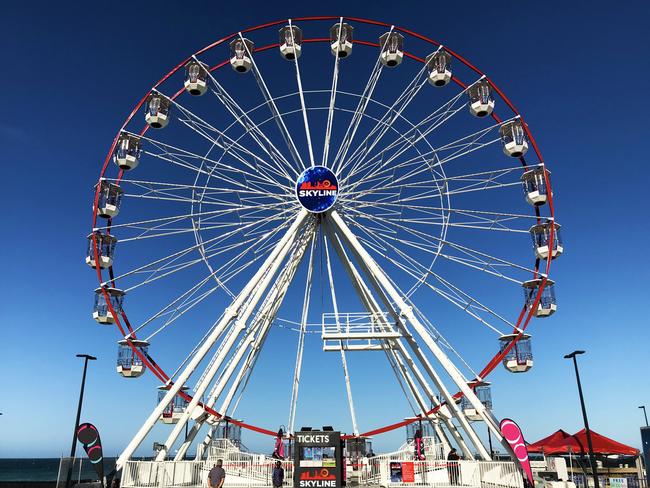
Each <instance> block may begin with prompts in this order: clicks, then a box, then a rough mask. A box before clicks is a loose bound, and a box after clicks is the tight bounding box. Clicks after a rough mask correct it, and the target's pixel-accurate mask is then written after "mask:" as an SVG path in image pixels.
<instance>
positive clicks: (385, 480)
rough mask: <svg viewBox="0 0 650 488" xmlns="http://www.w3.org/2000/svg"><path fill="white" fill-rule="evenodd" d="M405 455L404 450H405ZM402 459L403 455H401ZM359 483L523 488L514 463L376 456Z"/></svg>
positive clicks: (406, 485)
mask: <svg viewBox="0 0 650 488" xmlns="http://www.w3.org/2000/svg"><path fill="white" fill-rule="evenodd" d="M402 452H403V451H402ZM400 457H401V456H400ZM359 484H361V485H379V486H384V487H391V488H392V487H396V488H398V487H404V488H406V487H418V486H421V487H425V486H426V487H450V486H463V487H472V488H522V487H523V479H522V477H521V473H520V471H519V469H518V468H517V467H516V466H515V464H514V463H513V462H501V461H446V460H427V461H413V460H412V457H411V460H405V459H399V458H392V459H386V456H376V457H373V458H370V459H369V460H368V465H367V466H365V467H362V469H361V472H360V473H359Z"/></svg>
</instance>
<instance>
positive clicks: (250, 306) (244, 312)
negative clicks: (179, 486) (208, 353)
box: [156, 213, 313, 461]
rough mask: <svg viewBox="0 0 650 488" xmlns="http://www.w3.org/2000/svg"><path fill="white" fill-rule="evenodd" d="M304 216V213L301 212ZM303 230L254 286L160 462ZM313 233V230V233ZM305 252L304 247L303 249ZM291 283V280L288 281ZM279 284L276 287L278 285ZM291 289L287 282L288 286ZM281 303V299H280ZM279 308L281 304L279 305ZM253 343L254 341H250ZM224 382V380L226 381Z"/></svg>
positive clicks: (220, 386) (176, 427)
mask: <svg viewBox="0 0 650 488" xmlns="http://www.w3.org/2000/svg"><path fill="white" fill-rule="evenodd" d="M301 214H302V213H301ZM299 229H301V228H300V227H297V228H296V231H295V233H294V236H293V239H291V240H290V241H288V242H287V245H285V246H284V248H283V249H282V250H281V251H280V252H279V253H278V255H277V257H276V259H275V261H274V262H273V263H272V264H271V265H270V266H269V267H268V271H267V272H266V273H265V275H264V276H263V277H262V279H260V280H257V282H256V284H255V287H254V288H253V290H252V293H251V295H250V297H248V298H247V301H246V302H245V304H244V305H243V308H242V309H241V310H240V311H239V313H238V315H237V318H236V319H235V322H234V325H233V326H232V327H233V328H234V331H235V333H234V334H232V335H231V336H230V337H228V338H227V339H226V341H227V342H226V344H225V347H224V348H223V350H222V351H221V353H220V354H219V356H218V357H217V359H216V361H214V363H213V364H212V365H211V366H210V367H209V369H208V371H207V374H205V375H204V377H203V379H202V381H200V383H199V385H197V387H196V388H195V393H194V396H193V397H192V400H191V401H190V403H189V405H188V406H187V408H186V410H185V412H184V413H183V416H182V417H181V419H180V420H179V422H178V423H177V424H176V425H175V426H174V429H173V430H172V432H171V433H170V434H169V437H168V438H167V441H166V442H165V447H164V448H163V449H161V450H160V451H158V454H157V456H156V460H157V461H162V460H164V459H165V456H166V455H167V452H168V451H169V449H171V446H172V445H173V444H174V442H175V441H176V439H177V438H178V435H179V434H180V433H181V431H182V430H183V428H184V427H185V424H186V423H187V421H188V420H189V419H190V417H191V415H192V413H193V411H194V409H195V408H197V406H198V404H199V402H200V400H201V397H202V395H203V393H204V392H205V391H206V389H207V388H208V387H209V386H210V383H211V382H212V380H213V378H214V376H215V375H216V374H217V372H218V370H219V368H220V367H221V365H222V364H223V362H224V360H225V359H226V357H227V355H228V353H229V352H230V350H231V349H232V347H233V346H234V344H235V341H236V339H237V338H238V337H239V335H240V334H241V332H242V331H243V330H244V329H245V328H246V322H247V321H248V319H249V317H250V316H251V315H252V314H253V312H254V310H255V307H256V306H257V303H258V302H259V301H260V299H261V298H262V296H263V295H264V293H265V292H266V289H267V287H268V286H269V285H270V283H271V280H272V279H273V278H274V277H275V274H276V272H277V270H278V269H279V268H280V266H281V264H282V262H283V261H284V259H285V257H286V256H287V254H288V253H289V251H290V248H291V245H292V243H293V242H295V241H296V236H297V234H298V233H299ZM312 232H313V230H312ZM303 250H304V246H303ZM301 258H302V254H300V255H299V256H298V257H296V258H295V259H297V260H298V261H300V259H301ZM287 266H297V263H289V264H288V265H287ZM289 281H290V280H289ZM276 285H277V284H276ZM287 286H288V283H287ZM280 302H281V300H280ZM278 305H279V304H278ZM251 341H252V339H251ZM251 341H247V344H246V346H248V345H250V343H251ZM243 353H244V348H241V350H240V351H237V352H236V353H235V355H239V359H241V356H242V355H243ZM239 359H238V360H237V362H233V363H232V364H231V366H232V367H231V368H230V369H229V370H228V372H227V374H226V375H224V376H228V378H229V375H230V374H232V372H233V371H234V369H235V367H236V365H237V364H236V363H238V362H239ZM224 379H225V378H224ZM225 383H226V381H223V382H220V384H218V385H217V388H218V390H217V391H216V392H215V394H214V396H215V398H216V397H218V395H219V394H220V393H221V389H223V387H225Z"/></svg>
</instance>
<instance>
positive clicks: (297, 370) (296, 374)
mask: <svg viewBox="0 0 650 488" xmlns="http://www.w3.org/2000/svg"><path fill="white" fill-rule="evenodd" d="M337 60H338V58H337ZM316 239H317V235H314V237H313V239H312V241H311V250H310V252H309V265H308V266H309V267H308V268H307V283H306V285H305V295H304V297H303V301H302V315H301V317H300V333H299V334H300V335H299V336H298V348H297V350H296V364H295V366H294V368H293V386H292V387H291V405H290V406H289V422H288V423H287V433H288V434H290V435H292V434H293V432H294V427H295V422H296V408H297V405H298V388H299V387H300V375H301V372H302V353H303V351H304V348H305V334H306V331H307V320H308V317H309V301H310V298H311V282H312V275H313V269H314V248H315V245H316Z"/></svg>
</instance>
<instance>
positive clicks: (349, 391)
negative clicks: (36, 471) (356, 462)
mask: <svg viewBox="0 0 650 488" xmlns="http://www.w3.org/2000/svg"><path fill="white" fill-rule="evenodd" d="M323 247H324V248H325V263H326V264H327V276H328V278H329V288H330V294H331V297H332V307H333V309H334V314H335V315H336V317H338V316H339V307H338V304H337V302H336V291H335V289H334V277H333V275H332V265H331V261H330V253H329V247H328V245H327V240H326V237H325V234H324V233H323ZM339 327H340V325H339ZM340 353H341V365H342V366H343V376H344V377H345V391H346V393H347V398H348V406H349V407H350V417H351V419H352V431H353V433H354V435H359V427H358V425H357V416H356V413H355V411H354V400H353V399H352V386H351V385H350V374H349V373H348V363H347V360H346V359H345V351H344V350H343V348H341V351H340Z"/></svg>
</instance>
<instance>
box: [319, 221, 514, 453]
mask: <svg viewBox="0 0 650 488" xmlns="http://www.w3.org/2000/svg"><path fill="white" fill-rule="evenodd" d="M329 217H330V218H331V222H332V224H333V226H334V229H335V230H336V231H337V232H338V233H340V235H341V236H342V237H343V240H344V241H345V242H346V243H347V244H348V245H349V246H350V248H351V249H352V252H353V253H354V254H355V256H356V257H357V259H358V260H359V262H360V264H361V266H362V267H363V268H364V271H365V272H366V273H367V274H368V276H369V277H370V278H371V279H372V281H373V282H374V284H375V288H376V289H378V290H384V291H385V292H386V293H387V295H388V297H389V298H390V300H391V301H392V302H393V303H394V304H395V306H396V307H397V309H398V311H399V314H400V316H401V317H404V318H405V319H406V320H408V322H409V323H410V324H411V325H412V326H413V328H414V329H415V330H416V331H417V333H418V334H419V335H420V337H421V338H422V340H423V341H424V342H425V343H426V345H427V346H428V347H429V350H430V351H431V352H432V353H433V355H434V357H435V358H436V360H437V361H438V363H439V364H440V365H441V366H442V367H443V368H444V369H445V371H446V372H447V374H449V376H450V377H451V379H452V380H453V381H454V383H456V386H457V387H458V388H459V389H460V390H461V391H462V392H463V394H464V395H466V396H467V399H468V400H469V401H470V403H471V404H472V406H474V408H476V410H477V412H480V413H481V416H482V417H483V418H484V420H486V423H487V425H488V426H489V427H490V428H491V430H493V432H494V433H495V435H496V436H497V437H498V438H499V440H501V439H502V436H501V433H500V432H499V429H498V426H497V425H496V419H493V418H490V417H491V416H490V415H486V414H485V410H486V408H485V406H484V405H483V404H482V403H481V402H480V400H479V399H478V398H477V397H476V395H475V393H474V391H473V390H472V389H471V388H470V387H469V386H468V384H467V380H466V379H465V378H464V377H463V375H462V374H461V373H460V371H459V370H458V369H457V368H456V366H455V365H454V364H453V363H452V362H451V360H450V359H449V358H448V357H447V355H446V354H445V353H444V352H443V351H442V350H441V349H440V347H439V346H438V344H436V342H435V341H434V340H433V338H432V337H431V336H430V335H429V333H428V332H427V330H426V328H425V327H424V326H423V325H422V324H421V323H420V321H419V320H418V318H417V317H416V316H415V314H414V313H413V310H412V309H411V307H410V306H409V305H408V304H407V303H406V301H405V300H404V298H403V297H402V295H401V294H400V293H399V292H398V291H397V290H396V289H395V287H394V286H393V284H392V283H391V282H390V280H389V279H388V277H387V276H386V275H385V274H384V272H383V271H382V269H381V268H380V267H379V265H378V264H377V263H376V262H375V260H374V259H373V258H372V256H370V254H368V252H367V251H366V250H365V248H364V247H363V246H362V245H361V243H360V242H359V240H358V239H357V238H356V236H355V235H354V234H353V233H352V231H351V230H350V228H349V227H348V226H347V224H346V223H345V222H344V221H343V219H342V218H341V216H340V215H339V214H338V212H337V211H336V210H334V211H332V212H331V213H330V214H329ZM397 323H398V324H400V323H401V320H398V321H397ZM400 328H403V325H400ZM402 332H403V333H404V334H405V337H406V338H407V341H408V342H409V345H411V347H412V348H413V347H414V346H415V348H416V349H414V351H416V352H417V351H418V350H419V347H418V346H417V343H415V341H414V340H413V338H412V337H410V335H409V334H408V331H406V329H405V328H403V330H402ZM422 356H423V355H422ZM423 364H424V363H423ZM424 366H425V368H426V364H424ZM427 370H428V371H427V372H428V373H429V375H430V376H431V379H432V380H433V381H434V383H436V387H437V388H438V389H439V390H440V393H441V394H442V396H443V397H444V398H445V401H446V402H447V405H448V407H449V408H450V409H451V410H452V412H454V413H455V414H456V415H455V416H456V418H457V419H458V421H459V422H460V424H461V426H462V427H463V430H464V431H465V432H467V434H468V436H469V437H470V439H471V440H472V443H473V444H474V445H475V447H476V449H477V450H478V453H479V456H480V457H481V458H483V459H484V460H486V461H487V460H490V455H489V453H488V452H487V449H486V448H485V446H484V445H483V443H482V442H481V440H480V439H479V437H478V436H477V435H476V432H474V429H472V427H471V425H470V424H469V422H468V420H467V419H466V418H465V416H464V415H463V414H462V412H460V411H459V409H458V405H456V402H455V401H454V399H453V397H452V394H451V393H450V392H449V390H448V389H447V388H446V387H445V386H444V384H443V383H442V381H441V379H440V377H439V376H438V373H437V372H436V371H435V370H433V368H431V369H429V368H427ZM489 420H493V422H494V424H493V423H492V422H490V421H489ZM508 452H509V451H508Z"/></svg>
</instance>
